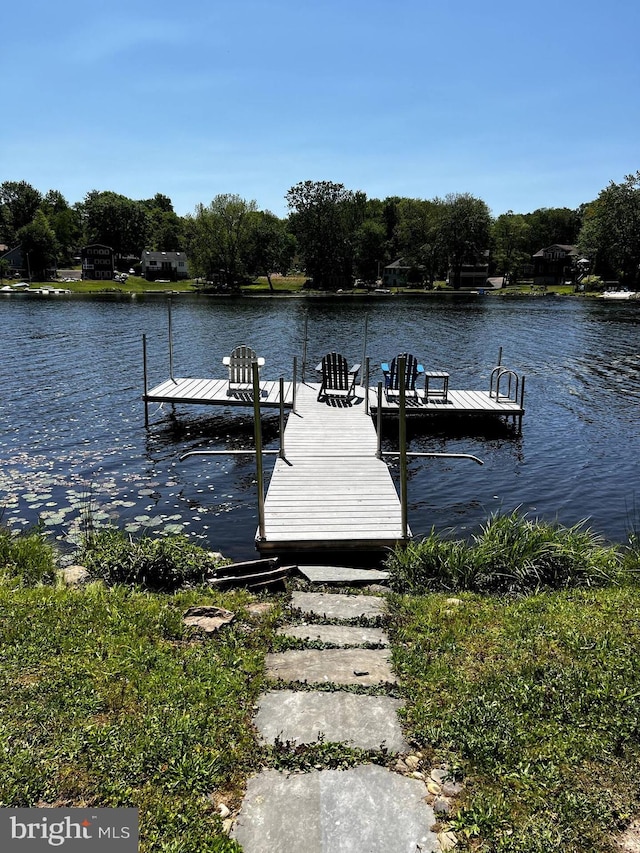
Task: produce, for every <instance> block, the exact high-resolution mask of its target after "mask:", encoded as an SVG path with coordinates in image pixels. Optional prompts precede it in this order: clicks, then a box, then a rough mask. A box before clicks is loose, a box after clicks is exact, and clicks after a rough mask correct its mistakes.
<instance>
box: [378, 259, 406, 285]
mask: <svg viewBox="0 0 640 853" xmlns="http://www.w3.org/2000/svg"><path fill="white" fill-rule="evenodd" d="M410 271H411V267H410V266H408V264H407V262H406V261H405V259H404V258H398V260H397V261H394V262H393V263H392V264H387V266H386V267H385V268H384V269H383V271H382V283H383V285H384V286H385V287H406V285H407V280H408V276H409V272H410Z"/></svg>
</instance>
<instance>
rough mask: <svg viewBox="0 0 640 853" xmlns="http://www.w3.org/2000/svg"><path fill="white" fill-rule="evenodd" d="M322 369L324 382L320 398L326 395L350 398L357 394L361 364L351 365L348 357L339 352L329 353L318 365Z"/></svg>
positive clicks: (319, 369)
mask: <svg viewBox="0 0 640 853" xmlns="http://www.w3.org/2000/svg"><path fill="white" fill-rule="evenodd" d="M316 370H317V371H318V372H320V371H322V383H321V385H320V391H319V392H318V400H321V399H323V398H326V397H342V398H344V399H346V400H350V399H351V397H353V396H355V388H356V378H357V376H358V373H359V371H360V365H359V364H354V365H353V366H352V367H349V363H348V361H347V359H346V358H345V357H344V356H343V355H340V353H337V352H330V353H327V355H325V356H324V357H323V359H322V361H321V362H320V364H319V365H318V366H317V368H316Z"/></svg>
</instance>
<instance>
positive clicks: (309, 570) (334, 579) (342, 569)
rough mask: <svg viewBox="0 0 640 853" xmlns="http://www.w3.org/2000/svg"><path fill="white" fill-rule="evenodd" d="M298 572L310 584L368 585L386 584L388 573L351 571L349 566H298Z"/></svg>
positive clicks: (380, 571) (369, 570)
mask: <svg viewBox="0 0 640 853" xmlns="http://www.w3.org/2000/svg"><path fill="white" fill-rule="evenodd" d="M298 572H299V573H300V574H301V575H303V576H304V577H305V578H306V579H307V580H308V581H310V582H311V583H317V584H323V583H326V584H333V583H344V584H353V585H354V586H355V585H361V584H369V583H386V581H388V579H389V572H385V571H383V570H381V569H353V568H350V567H349V566H300V565H299V566H298Z"/></svg>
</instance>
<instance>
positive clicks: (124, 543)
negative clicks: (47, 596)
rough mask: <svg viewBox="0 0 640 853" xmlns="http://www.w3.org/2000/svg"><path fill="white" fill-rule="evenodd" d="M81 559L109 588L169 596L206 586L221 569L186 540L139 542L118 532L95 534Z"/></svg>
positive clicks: (108, 530) (109, 530)
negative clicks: (126, 586) (130, 587)
mask: <svg viewBox="0 0 640 853" xmlns="http://www.w3.org/2000/svg"><path fill="white" fill-rule="evenodd" d="M78 559H79V560H80V562H82V564H83V565H84V566H85V567H86V568H87V569H88V571H89V573H90V574H91V575H92V577H94V578H100V579H102V580H104V581H105V583H107V584H109V585H113V584H118V583H122V584H129V585H138V586H141V587H144V588H146V589H152V590H162V591H165V592H166V591H172V590H175V589H178V588H180V587H182V586H185V585H191V586H194V585H197V584H202V583H204V582H205V581H206V580H207V578H208V577H211V576H212V574H213V572H214V570H215V568H216V566H217V565H218V562H216V559H215V558H214V557H212V556H210V555H209V554H208V552H206V551H204V550H203V549H202V548H199V547H197V546H195V545H192V544H191V543H190V542H189V540H188V539H187V537H186V536H181V535H174V536H165V537H161V538H158V539H155V538H152V537H149V536H144V537H142V538H141V539H137V540H135V539H132V538H131V537H129V536H127V535H126V534H124V533H122V532H121V531H120V530H117V529H116V528H101V529H99V530H94V531H93V532H92V533H91V536H90V537H88V538H87V539H86V540H85V545H84V548H83V550H82V552H81V553H80V555H79V558H78Z"/></svg>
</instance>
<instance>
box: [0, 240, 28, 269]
mask: <svg viewBox="0 0 640 853" xmlns="http://www.w3.org/2000/svg"><path fill="white" fill-rule="evenodd" d="M2 248H3V249H4V253H3V254H0V258H1V259H2V260H3V261H6V262H7V263H8V264H9V275H13V274H15V273H21V272H22V270H23V268H24V258H23V257H22V248H21V247H20V246H15V247H14V248H13V249H9V250H8V251H7V249H8V246H4V245H3V246H2Z"/></svg>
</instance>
